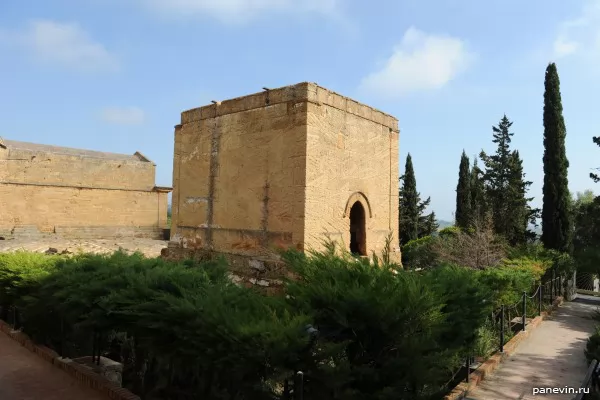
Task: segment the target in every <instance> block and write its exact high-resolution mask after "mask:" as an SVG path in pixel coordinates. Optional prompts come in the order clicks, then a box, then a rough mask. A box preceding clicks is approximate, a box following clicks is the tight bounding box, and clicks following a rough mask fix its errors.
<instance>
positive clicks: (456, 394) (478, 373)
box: [444, 297, 563, 400]
mask: <svg viewBox="0 0 600 400" xmlns="http://www.w3.org/2000/svg"><path fill="white" fill-rule="evenodd" d="M562 303H563V298H562V297H557V298H556V299H555V300H554V303H553V304H552V307H551V309H550V311H549V312H545V311H544V312H542V315H540V316H537V317H535V318H534V319H533V320H531V322H530V323H529V324H527V325H526V329H525V330H524V331H520V332H518V333H517V334H516V335H515V336H513V337H512V339H510V340H509V341H508V342H507V343H506V344H505V345H504V352H503V353H500V352H499V351H498V352H496V353H494V354H493V355H492V356H491V357H490V358H488V359H487V360H486V361H484V362H483V364H481V365H480V366H479V368H477V369H476V370H475V371H474V372H472V373H471V374H470V375H469V383H467V382H462V383H460V384H459V385H458V386H456V387H455V388H454V389H453V390H452V392H450V394H448V395H447V396H446V397H444V400H458V399H464V398H466V396H467V394H468V392H469V391H470V390H473V389H475V387H477V385H478V384H479V382H481V381H482V380H484V379H486V378H487V377H488V376H489V375H491V374H492V373H493V372H494V371H495V370H496V369H497V368H498V366H499V365H500V363H501V362H502V361H503V360H504V359H506V358H507V357H509V356H511V355H512V354H514V353H515V351H516V350H517V347H518V346H519V344H520V343H521V342H522V341H523V340H524V339H526V338H527V337H528V336H529V334H530V333H531V331H532V330H534V329H535V328H537V327H538V326H539V325H540V324H541V323H542V321H543V320H544V319H546V318H547V317H548V316H549V315H550V314H551V313H552V311H553V310H555V309H556V308H558V306H560V305H561V304H562Z"/></svg>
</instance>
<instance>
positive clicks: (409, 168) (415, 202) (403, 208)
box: [399, 153, 438, 245]
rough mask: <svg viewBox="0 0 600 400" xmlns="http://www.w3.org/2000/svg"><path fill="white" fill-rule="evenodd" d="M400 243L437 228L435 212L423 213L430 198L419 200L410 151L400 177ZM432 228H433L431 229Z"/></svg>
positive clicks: (427, 233)
mask: <svg viewBox="0 0 600 400" xmlns="http://www.w3.org/2000/svg"><path fill="white" fill-rule="evenodd" d="M400 180H401V182H402V183H401V186H400V196H399V202H400V205H399V207H400V210H399V215H400V226H399V231H400V244H401V245H403V244H406V243H408V242H410V241H411V240H415V239H418V238H420V237H423V236H426V235H430V234H431V233H433V232H434V231H435V230H437V227H438V225H437V221H436V220H435V214H434V213H431V214H425V210H426V209H427V207H429V203H430V202H431V198H429V197H428V198H427V199H425V200H421V194H420V193H419V192H418V191H417V179H416V177H415V171H414V168H413V163H412V157H411V155H410V153H409V154H408V155H407V156H406V164H405V167H404V175H402V177H401V178H400ZM432 229H435V230H433V231H432Z"/></svg>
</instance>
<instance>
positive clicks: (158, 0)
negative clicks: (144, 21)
mask: <svg viewBox="0 0 600 400" xmlns="http://www.w3.org/2000/svg"><path fill="white" fill-rule="evenodd" d="M138 1H139V2H141V3H142V4H144V5H146V6H148V7H150V8H151V9H154V10H156V11H159V12H161V13H169V14H175V15H179V16H202V15H206V16H209V17H213V18H216V19H218V20H220V21H221V22H226V23H241V22H245V21H247V20H250V19H252V18H255V17H257V16H259V15H261V14H264V13H267V12H279V13H294V14H297V13H313V14H323V15H330V16H334V15H335V14H336V11H337V9H338V3H339V0H138Z"/></svg>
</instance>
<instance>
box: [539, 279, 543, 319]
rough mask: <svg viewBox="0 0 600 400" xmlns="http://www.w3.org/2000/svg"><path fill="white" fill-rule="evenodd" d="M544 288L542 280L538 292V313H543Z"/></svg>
mask: <svg viewBox="0 0 600 400" xmlns="http://www.w3.org/2000/svg"><path fill="white" fill-rule="evenodd" d="M542 290H544V287H543V286H542V282H540V289H539V291H540V292H539V293H538V314H539V315H542V301H543V298H544V297H543V294H542Z"/></svg>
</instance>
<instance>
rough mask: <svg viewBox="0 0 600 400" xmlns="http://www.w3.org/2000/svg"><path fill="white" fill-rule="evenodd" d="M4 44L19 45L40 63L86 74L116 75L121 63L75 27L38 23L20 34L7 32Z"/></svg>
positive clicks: (52, 22)
mask: <svg viewBox="0 0 600 400" xmlns="http://www.w3.org/2000/svg"><path fill="white" fill-rule="evenodd" d="M2 38H3V39H4V41H6V42H9V43H10V44H13V45H18V46H21V47H23V48H25V49H26V50H28V51H29V52H31V54H32V55H33V57H35V59H37V60H38V61H40V62H44V63H49V64H55V65H60V66H62V67H67V68H70V69H75V70H84V71H106V70H108V71H115V70H117V69H118V68H119V63H118V61H117V59H116V58H115V57H114V56H113V55H112V54H111V53H110V52H109V51H108V50H107V49H106V48H105V47H104V46H103V45H102V44H100V43H97V42H95V41H93V40H92V39H91V38H90V37H89V36H88V35H87V33H86V32H85V31H84V30H83V29H82V28H81V27H80V26H79V25H78V24H75V23H60V22H55V21H49V20H35V21H31V22H29V23H28V24H27V26H26V27H25V29H23V30H22V31H19V32H4V33H3V34H2Z"/></svg>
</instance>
